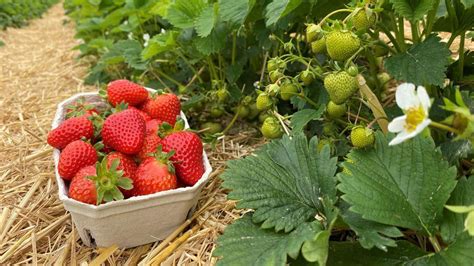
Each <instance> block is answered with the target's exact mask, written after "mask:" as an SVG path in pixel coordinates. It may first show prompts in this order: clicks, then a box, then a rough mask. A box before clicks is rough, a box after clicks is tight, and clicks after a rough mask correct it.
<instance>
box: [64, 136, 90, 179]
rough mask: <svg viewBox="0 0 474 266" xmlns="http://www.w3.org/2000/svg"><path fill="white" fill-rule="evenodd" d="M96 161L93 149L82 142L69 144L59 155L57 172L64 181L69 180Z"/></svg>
mask: <svg viewBox="0 0 474 266" xmlns="http://www.w3.org/2000/svg"><path fill="white" fill-rule="evenodd" d="M96 161H97V152H96V150H95V149H94V147H93V146H92V145H91V144H90V143H87V142H84V141H82V140H76V141H73V142H71V143H69V144H68V145H67V146H66V148H64V149H63V150H62V151H61V154H60V155H59V163H58V172H59V175H60V176H61V177H62V178H63V179H65V180H71V179H72V178H73V177H74V175H76V173H77V172H78V171H79V170H80V169H81V168H82V167H84V166H88V165H91V164H94V163H95V162H96Z"/></svg>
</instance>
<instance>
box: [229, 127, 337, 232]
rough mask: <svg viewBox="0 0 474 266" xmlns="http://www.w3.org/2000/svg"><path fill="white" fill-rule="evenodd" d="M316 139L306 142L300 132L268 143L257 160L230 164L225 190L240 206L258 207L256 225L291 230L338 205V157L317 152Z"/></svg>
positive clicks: (323, 150) (324, 151) (252, 158)
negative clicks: (260, 224)
mask: <svg viewBox="0 0 474 266" xmlns="http://www.w3.org/2000/svg"><path fill="white" fill-rule="evenodd" d="M316 147H317V138H316V137H314V138H313V139H311V141H310V142H309V143H308V140H307V139H306V137H305V136H304V134H302V133H300V134H297V135H295V136H293V137H292V138H291V139H290V138H289V137H288V136H284V137H283V138H282V139H281V140H278V141H274V142H271V143H269V144H267V145H266V146H265V147H264V148H263V149H261V150H260V151H259V152H257V155H256V156H248V157H246V158H244V159H240V160H235V161H231V162H229V167H228V169H227V170H226V171H225V172H224V173H223V175H222V179H224V183H223V186H224V187H225V188H228V189H231V190H232V191H231V192H230V193H229V196H228V197H229V198H230V199H236V200H239V202H238V204H237V207H238V208H250V209H255V213H254V215H253V220H254V222H263V224H262V227H263V228H271V227H275V230H276V231H280V230H285V232H289V231H291V230H293V229H294V228H296V227H298V226H299V225H300V224H302V223H304V222H306V221H307V220H309V219H310V218H312V217H314V216H315V215H316V214H318V213H323V216H324V217H328V216H330V213H329V212H328V211H326V210H328V209H330V207H331V206H332V204H333V203H334V202H335V201H336V189H335V185H336V179H335V178H334V174H335V172H336V169H337V166H336V162H337V161H336V158H331V156H330V149H329V147H328V146H325V147H324V148H323V149H322V150H321V152H317V148H316Z"/></svg>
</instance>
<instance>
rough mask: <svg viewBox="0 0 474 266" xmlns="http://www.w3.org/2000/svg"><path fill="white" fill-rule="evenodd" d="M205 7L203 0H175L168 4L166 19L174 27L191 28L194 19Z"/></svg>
mask: <svg viewBox="0 0 474 266" xmlns="http://www.w3.org/2000/svg"><path fill="white" fill-rule="evenodd" d="M206 7H207V3H206V1H205V0H176V1H175V2H174V3H173V4H171V5H170V6H169V8H168V11H167V16H166V19H167V20H168V21H169V22H170V23H171V24H173V26H175V27H178V28H181V29H186V28H192V27H193V26H194V20H195V19H196V18H197V17H198V16H199V15H200V14H201V12H202V11H203V10H204V9H205V8H206Z"/></svg>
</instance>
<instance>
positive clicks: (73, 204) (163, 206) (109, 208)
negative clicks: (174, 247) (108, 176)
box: [52, 89, 212, 248]
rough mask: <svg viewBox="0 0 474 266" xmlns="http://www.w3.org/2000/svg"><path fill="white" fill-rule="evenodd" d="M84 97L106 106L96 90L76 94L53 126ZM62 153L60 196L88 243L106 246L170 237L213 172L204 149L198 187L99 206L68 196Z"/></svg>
mask: <svg viewBox="0 0 474 266" xmlns="http://www.w3.org/2000/svg"><path fill="white" fill-rule="evenodd" d="M148 90H149V91H153V90H151V89H148ZM81 97H84V98H85V99H86V101H88V102H90V103H92V104H94V105H96V106H98V107H100V106H105V103H104V102H103V100H102V99H101V98H100V96H99V94H98V93H96V92H91V93H79V94H76V95H74V96H72V97H70V98H68V99H66V100H65V101H63V102H61V103H60V104H59V105H58V109H57V111H56V115H55V117H54V120H53V124H52V128H53V129H54V128H56V127H57V126H58V125H59V124H60V123H61V122H62V121H63V120H64V118H65V114H66V106H68V105H70V104H72V103H74V102H75V101H77V100H78V99H79V98H81ZM181 117H182V118H183V120H184V121H185V124H186V128H189V124H188V121H187V120H186V117H185V115H184V114H183V113H182V112H181ZM59 154H60V151H59V150H57V149H54V151H53V157H54V165H55V174H56V182H57V183H58V187H59V199H60V200H61V201H62V202H63V204H64V208H65V209H66V210H68V211H69V212H70V213H71V216H72V220H73V222H74V224H75V226H76V228H77V231H78V232H79V235H80V237H81V239H82V241H83V242H84V244H86V245H87V246H99V247H106V246H110V245H113V244H116V245H118V246H119V247H121V248H128V247H135V246H139V245H143V244H146V243H150V242H154V241H158V240H162V239H164V238H166V237H167V236H168V235H169V234H170V233H171V232H173V231H174V230H175V229H176V228H177V227H179V226H180V225H181V224H182V223H183V221H184V220H185V219H186V218H187V217H188V216H189V215H190V214H191V213H192V212H193V211H194V207H195V205H196V203H197V200H198V196H199V193H200V192H201V190H202V188H203V187H204V185H205V184H206V183H207V181H208V179H209V175H210V173H211V172H212V168H211V165H210V164H209V160H208V158H207V155H206V153H205V152H204V151H203V160H204V161H203V163H204V165H205V170H206V171H205V173H204V175H203V176H202V177H201V179H200V180H199V181H198V182H197V183H196V184H195V185H194V186H192V187H184V188H178V189H174V190H169V191H162V192H158V193H155V194H152V195H145V196H138V197H132V198H129V199H126V200H122V201H113V202H109V203H106V204H101V205H99V206H95V205H90V204H85V203H82V202H79V201H76V200H73V199H70V198H69V197H68V188H67V186H66V184H65V182H64V180H63V179H62V178H61V177H60V176H59V173H58V162H59Z"/></svg>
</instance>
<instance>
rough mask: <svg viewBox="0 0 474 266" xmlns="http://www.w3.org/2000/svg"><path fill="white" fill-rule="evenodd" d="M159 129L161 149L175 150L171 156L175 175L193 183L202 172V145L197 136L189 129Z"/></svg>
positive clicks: (166, 150)
mask: <svg viewBox="0 0 474 266" xmlns="http://www.w3.org/2000/svg"><path fill="white" fill-rule="evenodd" d="M177 123H179V122H177ZM166 127H168V128H169V127H170V126H169V125H164V126H163V128H164V130H163V131H161V132H160V133H161V136H162V142H161V144H162V145H163V151H164V152H170V151H172V150H174V151H175V154H174V155H173V156H172V157H171V160H172V161H173V164H174V167H175V169H176V175H177V176H178V178H179V179H180V180H181V181H183V183H185V184H187V185H190V186H192V185H194V184H195V183H196V182H197V181H198V180H199V179H200V178H201V177H202V175H203V174H204V171H205V169H204V164H203V156H202V153H203V146H202V141H201V139H200V138H199V136H198V135H197V134H196V133H194V132H190V131H182V130H176V128H175V129H173V130H166Z"/></svg>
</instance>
